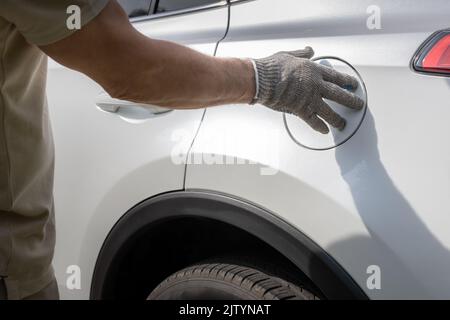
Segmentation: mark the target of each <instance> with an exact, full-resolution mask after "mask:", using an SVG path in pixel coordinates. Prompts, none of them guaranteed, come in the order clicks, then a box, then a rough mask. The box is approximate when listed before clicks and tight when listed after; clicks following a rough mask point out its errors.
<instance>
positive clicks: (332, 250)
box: [186, 0, 450, 299]
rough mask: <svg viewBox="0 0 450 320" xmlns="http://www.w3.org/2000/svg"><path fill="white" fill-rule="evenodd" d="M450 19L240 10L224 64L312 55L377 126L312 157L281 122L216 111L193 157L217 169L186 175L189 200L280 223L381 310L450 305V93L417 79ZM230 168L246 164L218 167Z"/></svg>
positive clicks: (280, 5)
mask: <svg viewBox="0 0 450 320" xmlns="http://www.w3.org/2000/svg"><path fill="white" fill-rule="evenodd" d="M374 4H375V5H377V6H378V8H379V9H380V13H381V29H374V30H373V29H368V28H367V25H366V22H367V19H368V18H369V16H370V11H369V13H368V11H367V10H368V8H369V6H371V5H374ZM449 12H450V2H448V1H439V0H435V1H418V0H408V1H407V0H401V1H395V2H394V1H388V0H379V1H376V3H374V2H373V1H372V0H364V1H362V0H348V1H345V2H343V1H334V0H324V1H300V0H282V1H271V0H257V1H250V2H244V3H241V4H236V5H234V6H232V9H231V25H230V30H229V33H228V36H227V38H226V39H225V41H224V42H223V43H221V44H220V46H219V50H218V55H219V56H240V57H263V56H267V55H270V54H272V53H274V52H276V51H280V50H294V49H299V48H303V47H304V46H306V45H310V46H312V47H313V48H314V49H315V51H316V54H317V55H333V56H338V57H340V58H343V59H345V60H346V61H348V62H350V63H351V64H352V65H353V66H354V67H355V68H356V69H357V70H358V72H359V73H360V74H361V76H362V78H363V79H364V81H365V83H366V87H367V91H368V101H369V102H368V106H369V107H368V112H367V114H366V117H365V119H364V121H363V123H362V126H361V127H360V129H359V131H358V132H357V133H356V134H355V135H354V136H353V137H352V138H351V139H350V140H349V141H347V142H346V143H344V144H343V145H341V146H339V147H337V148H336V149H332V150H327V151H313V150H308V149H305V148H302V147H301V146H299V145H298V144H296V143H295V142H294V141H293V140H292V139H291V138H290V137H289V135H288V134H287V132H286V130H285V128H284V125H283V119H282V115H281V114H279V113H275V112H272V111H270V110H268V109H266V108H264V107H262V106H244V105H235V106H223V107H216V108H210V109H208V111H207V112H206V116H205V119H204V121H203V123H202V125H201V129H200V131H199V134H198V136H197V138H196V140H195V142H194V146H193V149H192V154H191V155H190V156H191V157H194V156H195V157H197V159H208V161H203V162H202V163H198V164H192V165H189V166H188V170H187V180H186V187H187V188H193V189H197V188H199V189H209V190H216V191H220V192H225V193H228V194H231V195H234V196H238V197H240V198H244V199H247V200H248V201H252V202H254V203H257V204H258V205H260V206H263V207H265V208H267V209H268V210H270V211H272V212H274V214H276V215H278V216H280V217H281V218H283V219H284V220H286V221H287V222H289V223H290V224H292V225H294V226H295V227H297V228H298V229H299V230H301V231H302V232H304V233H305V234H306V235H308V236H309V237H310V238H311V239H312V240H314V241H315V242H316V243H318V244H319V245H320V246H321V247H322V248H324V249H325V250H326V251H327V252H328V253H329V254H330V255H332V256H333V257H334V258H335V259H336V260H337V261H338V262H339V263H340V264H341V265H342V266H343V267H344V268H345V269H346V270H347V271H348V272H349V274H350V275H351V276H352V277H353V278H354V279H355V280H356V281H357V282H358V283H359V284H360V286H361V288H363V290H365V292H366V293H367V294H368V296H369V297H371V298H374V299H378V298H438V299H439V298H440V299H442V298H445V299H449V298H450V251H449V250H450V234H449V232H448V230H449V227H450V197H449V194H450V166H449V163H450V144H449V143H448V138H449V137H450V126H449V125H448V119H450V102H449V101H450V100H449V97H450V94H449V93H450V79H448V78H443V77H432V76H424V75H419V74H416V73H414V72H412V71H411V70H410V68H409V61H410V59H411V57H412V55H413V54H414V52H415V50H416V49H417V48H418V47H419V45H420V44H421V43H422V42H423V41H424V40H425V39H426V38H427V37H428V35H430V34H431V33H432V32H434V31H436V30H439V29H443V28H446V27H449V25H448V23H449V20H448V13H449ZM299 121H300V120H299ZM213 154H215V156H213V157H212V155H213ZM221 156H224V157H225V156H226V157H228V159H233V158H235V159H239V161H247V164H228V165H224V164H215V165H214V164H213V165H211V164H210V163H211V161H210V160H211V159H215V161H219V162H220V158H221ZM222 159H223V158H222ZM248 161H254V162H258V163H261V165H256V164H248ZM271 173H272V175H270V174H271ZM370 265H378V266H380V268H381V289H380V290H376V289H375V290H370V289H368V288H367V286H366V281H367V278H368V276H369V275H368V274H367V273H366V271H367V267H368V266H370Z"/></svg>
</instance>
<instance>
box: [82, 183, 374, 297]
mask: <svg viewBox="0 0 450 320" xmlns="http://www.w3.org/2000/svg"><path fill="white" fill-rule="evenodd" d="M185 217H195V218H204V219H212V220H214V221H218V222H221V223H225V224H227V225H230V226H233V227H235V228H238V229H240V230H243V231H245V232H247V233H249V234H250V235H252V236H254V237H256V238H258V239H259V240H261V241H263V242H264V243H266V244H267V245H269V246H270V247H272V248H273V249H275V250H276V251H278V252H279V253H280V254H281V255H282V256H284V257H286V258H287V259H288V260H289V261H290V262H292V263H293V264H294V265H295V266H296V267H297V268H298V269H299V270H300V271H301V272H302V273H304V274H305V275H306V276H307V277H308V278H309V279H310V280H311V281H312V282H313V283H314V284H315V285H316V286H317V287H318V288H319V289H320V291H321V292H322V293H323V294H324V295H325V297H327V298H329V299H367V296H366V294H365V293H364V291H363V290H362V289H361V288H360V287H359V286H358V284H357V283H356V282H355V281H354V280H353V279H352V277H351V276H350V275H349V274H348V273H347V272H346V271H345V270H344V269H343V268H342V267H341V266H340V265H339V264H338V263H337V262H336V261H335V260H334V259H333V258H332V257H331V256H330V255H328V254H327V253H326V251H324V250H323V249H322V248H320V247H319V246H318V245H317V244H316V243H314V242H313V241H312V240H311V239H309V238H308V237H307V236H305V235H304V234H303V233H301V232H300V231H299V230H298V229H296V228H295V227H293V226H291V225H290V224H288V223H287V222H285V221H284V220H282V219H280V218H278V217H277V216H275V215H274V214H273V213H271V212H269V211H267V210H265V209H263V208H260V207H258V206H256V205H254V204H252V203H249V202H246V201H244V200H242V199H237V198H235V197H231V196H229V195H226V194H219V193H216V192H211V191H206V190H190V191H176V192H170V193H164V194H161V195H157V196H155V197H152V198H149V199H147V200H145V201H143V202H142V203H140V204H138V205H137V206H135V207H133V208H132V209H130V210H129V211H128V212H127V213H126V214H124V215H123V217H122V218H121V219H120V220H119V221H118V222H117V223H116V224H115V226H114V227H113V228H112V230H111V231H110V233H109V234H108V236H107V238H106V240H105V241H104V243H103V246H102V248H101V250H100V252H99V255H98V257H97V261H96V264H95V269H94V274H93V278H92V283H91V291H90V297H91V299H102V298H108V297H109V292H110V291H111V290H112V289H111V284H110V283H109V282H111V281H109V280H110V279H113V278H114V275H115V273H117V271H118V265H119V263H118V261H121V259H124V257H125V252H126V251H127V247H128V246H129V244H130V242H132V240H133V238H134V237H136V235H137V234H139V233H142V232H145V230H149V229H148V228H149V226H152V227H156V226H158V225H159V224H162V223H164V222H169V221H171V220H175V219H179V218H185Z"/></svg>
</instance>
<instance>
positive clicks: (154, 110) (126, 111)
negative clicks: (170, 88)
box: [95, 93, 173, 119]
mask: <svg viewBox="0 0 450 320" xmlns="http://www.w3.org/2000/svg"><path fill="white" fill-rule="evenodd" d="M95 104H96V105H97V107H98V108H99V109H101V110H102V111H105V112H108V113H113V114H117V115H120V116H123V117H126V118H127V117H129V118H135V117H136V118H139V119H142V118H151V117H152V116H154V115H160V114H163V113H167V112H169V111H172V110H173V109H169V108H165V107H159V106H155V105H152V104H145V103H136V102H131V101H126V100H120V99H115V98H112V97H111V96H109V95H108V94H107V93H102V94H100V95H99V96H97V99H96V100H95Z"/></svg>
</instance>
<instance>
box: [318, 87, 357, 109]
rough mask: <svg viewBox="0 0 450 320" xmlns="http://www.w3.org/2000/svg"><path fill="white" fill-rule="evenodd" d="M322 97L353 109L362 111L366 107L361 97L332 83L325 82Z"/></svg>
mask: <svg viewBox="0 0 450 320" xmlns="http://www.w3.org/2000/svg"><path fill="white" fill-rule="evenodd" d="M322 95H323V97H324V98H327V99H330V100H333V101H336V102H337V103H340V104H342V105H344V106H346V107H349V108H352V109H356V110H360V109H362V107H363V106H364V101H363V100H362V99H361V98H360V97H358V96H357V95H355V94H353V93H351V92H349V91H347V90H345V89H343V88H341V87H339V86H338V85H335V84H334V83H331V82H327V81H323V83H322Z"/></svg>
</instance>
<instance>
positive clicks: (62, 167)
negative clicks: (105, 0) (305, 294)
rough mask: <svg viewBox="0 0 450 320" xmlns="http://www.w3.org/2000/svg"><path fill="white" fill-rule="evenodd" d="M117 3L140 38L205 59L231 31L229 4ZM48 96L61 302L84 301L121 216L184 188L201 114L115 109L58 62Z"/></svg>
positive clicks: (202, 0)
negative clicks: (73, 276) (72, 278)
mask: <svg viewBox="0 0 450 320" xmlns="http://www.w3.org/2000/svg"><path fill="white" fill-rule="evenodd" d="M119 2H120V4H121V5H122V6H123V7H124V9H125V11H126V12H127V13H128V14H129V16H130V19H131V21H132V23H133V25H134V27H135V28H136V29H138V30H139V31H140V32H142V33H143V34H145V35H147V36H149V37H152V38H158V39H165V40H172V41H176V42H179V43H181V44H184V45H187V46H189V47H191V48H193V49H195V50H199V51H201V52H203V53H206V54H210V55H212V54H214V50H215V47H216V43H217V42H218V41H219V39H221V38H222V37H223V36H224V34H225V31H226V27H227V19H228V9H227V3H226V1H214V0H192V1H184V0H183V1H179V0H160V1H158V2H157V1H149V0H121V1H119ZM111 54H114V52H111ZM93 63H94V62H93ZM129 63H133V62H132V61H129ZM113 67H114V66H112V68H113ZM47 92H48V101H49V108H50V113H51V119H52V124H53V131H54V137H55V145H56V172H55V192H54V193H55V204H56V212H57V219H56V220H57V248H56V255H55V269H56V274H57V277H58V279H59V280H60V281H58V282H59V283H60V285H61V292H62V296H63V297H69V298H77V297H83V298H87V297H88V290H89V283H90V276H91V275H90V272H91V271H92V269H93V268H94V263H95V259H96V255H97V253H98V251H99V249H100V247H101V245H102V243H103V241H104V239H105V237H106V235H107V234H108V232H109V230H110V229H111V227H112V226H113V225H114V224H115V223H116V222H117V220H118V219H119V218H120V216H121V215H122V214H124V213H125V212H126V211H127V210H129V209H130V208H131V207H133V206H134V205H136V204H137V203H139V202H140V201H142V200H144V199H146V198H148V197H150V196H152V195H155V194H158V193H161V192H166V191H170V190H179V189H182V188H183V179H184V173H185V165H184V164H183V163H182V162H181V161H176V160H177V159H178V160H180V158H183V157H184V156H185V153H186V152H187V150H188V148H189V146H190V145H191V143H192V140H193V138H194V134H195V132H196V131H197V129H198V126H199V124H200V120H201V117H202V114H203V110H202V109H198V110H176V111H170V112H166V113H161V114H156V115H155V114H152V113H151V112H149V111H146V110H143V109H142V108H139V107H130V108H121V109H117V108H115V106H114V103H113V104H109V102H108V101H109V100H108V98H107V97H106V98H105V96H104V92H103V89H102V88H101V87H100V86H99V85H98V84H96V83H95V82H94V81H92V80H91V79H89V78H88V77H86V76H84V75H83V74H80V73H78V72H75V71H71V70H69V69H67V68H65V67H63V66H61V65H59V64H57V63H55V62H54V61H49V70H48V84H47ZM99 101H100V102H102V103H103V105H102V106H103V107H104V110H102V109H100V108H99V107H98V105H97V104H98V103H99ZM105 101H106V106H105ZM173 150H175V151H176V152H177V155H176V156H174V157H173V156H172V152H173ZM174 158H175V160H174ZM69 265H78V266H80V267H81V270H82V271H83V277H82V281H83V282H82V290H81V291H80V290H72V291H68V290H66V288H65V287H64V284H65V283H66V281H65V277H66V269H67V267H68V266H69Z"/></svg>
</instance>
